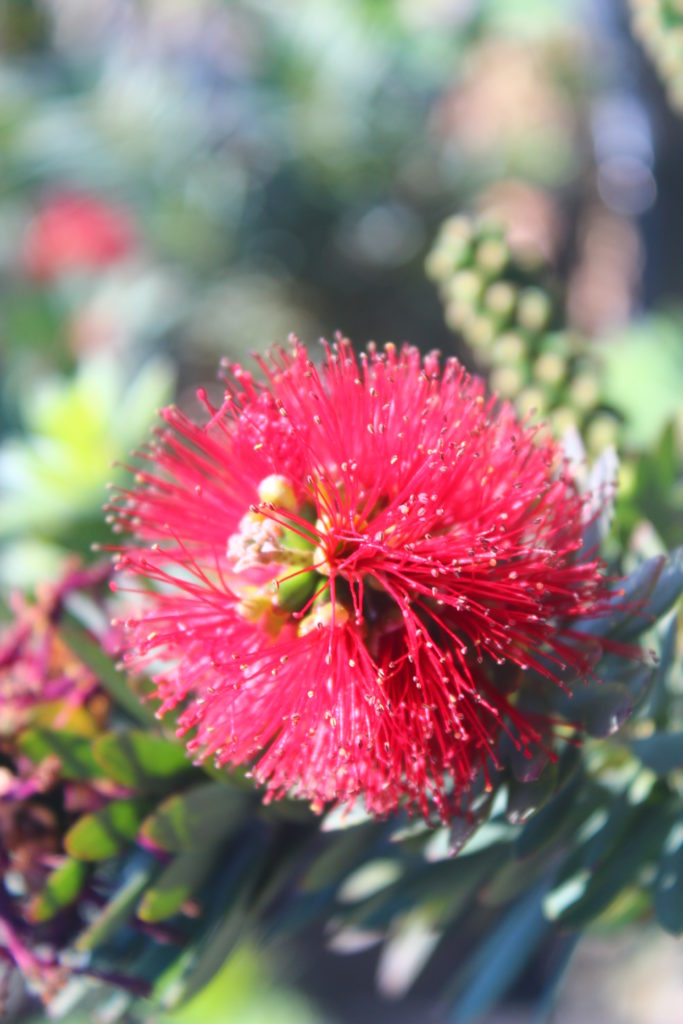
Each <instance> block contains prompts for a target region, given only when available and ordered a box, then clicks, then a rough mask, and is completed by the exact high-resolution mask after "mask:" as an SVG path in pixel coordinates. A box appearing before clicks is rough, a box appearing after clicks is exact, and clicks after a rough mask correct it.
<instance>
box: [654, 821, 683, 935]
mask: <svg viewBox="0 0 683 1024" xmlns="http://www.w3.org/2000/svg"><path fill="white" fill-rule="evenodd" d="M674 829H675V830H676V832H677V835H676V842H675V845H673V849H671V851H670V852H667V853H666V854H665V856H664V857H662V860H661V863H660V866H659V872H658V874H657V880H656V883H655V909H656V911H657V917H658V919H659V922H660V924H661V925H662V927H663V928H666V930H667V931H668V932H672V934H674V935H680V934H681V933H683V834H682V833H683V826H681V824H680V823H678V825H677V826H674ZM669 838H671V837H669Z"/></svg>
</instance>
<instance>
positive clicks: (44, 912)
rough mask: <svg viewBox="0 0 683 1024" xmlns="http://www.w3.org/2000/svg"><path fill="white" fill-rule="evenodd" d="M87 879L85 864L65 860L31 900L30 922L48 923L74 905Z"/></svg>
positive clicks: (69, 859)
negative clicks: (61, 911)
mask: <svg viewBox="0 0 683 1024" xmlns="http://www.w3.org/2000/svg"><path fill="white" fill-rule="evenodd" d="M87 877H88V866H87V864H85V863H84V862H83V861H80V860H72V859H71V858H68V859H66V860H65V861H64V862H63V863H62V864H60V865H59V867H58V868H55V870H54V871H52V872H51V874H50V875H48V878H47V881H46V883H45V886H44V888H43V890H42V892H40V893H38V894H37V895H36V896H35V897H34V898H33V899H32V900H31V904H30V911H29V914H30V917H31V920H32V921H36V922H42V921H49V920H50V919H51V918H53V917H55V915H56V914H58V913H59V912H60V910H64V908H65V907H68V906H70V905H71V904H72V903H74V902H75V900H76V899H77V898H78V894H79V893H80V891H81V889H82V888H83V884H84V882H85V880H86V878H87Z"/></svg>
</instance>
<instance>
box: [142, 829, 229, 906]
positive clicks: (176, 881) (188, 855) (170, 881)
mask: <svg viewBox="0 0 683 1024" xmlns="http://www.w3.org/2000/svg"><path fill="white" fill-rule="evenodd" d="M218 855H219V851H218V849H217V847H216V846H204V847H199V848H197V849H193V850H186V851H185V852H183V853H179V854H178V855H177V856H176V857H174V858H173V860H172V861H171V863H170V864H169V865H168V866H167V867H166V868H164V870H163V871H162V872H161V874H160V875H159V877H158V878H157V879H156V881H155V882H154V883H153V885H151V886H150V887H149V888H148V889H147V891H146V892H145V894H144V896H143V897H142V900H141V901H140V905H139V906H138V910H137V915H138V917H139V918H140V920H141V921H150V922H152V921H164V920H166V918H168V917H172V916H173V914H176V913H177V912H178V911H179V910H180V908H181V907H182V905H183V903H185V901H186V900H188V899H189V898H190V896H192V894H193V893H195V892H196V891H197V889H199V888H200V886H201V885H202V884H203V883H204V882H205V881H206V879H207V877H208V876H209V874H210V873H211V871H212V869H213V867H214V865H215V864H216V861H217V859H218Z"/></svg>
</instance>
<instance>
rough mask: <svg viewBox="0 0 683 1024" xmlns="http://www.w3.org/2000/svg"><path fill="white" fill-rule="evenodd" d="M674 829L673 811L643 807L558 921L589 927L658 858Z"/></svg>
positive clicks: (571, 925)
mask: <svg viewBox="0 0 683 1024" xmlns="http://www.w3.org/2000/svg"><path fill="white" fill-rule="evenodd" d="M670 827H671V812H670V809H669V807H667V806H666V805H662V804H660V803H655V804H653V805H646V806H644V807H642V808H641V812H640V814H638V816H637V818H636V819H635V820H634V822H633V825H632V827H631V828H629V830H628V833H627V834H626V835H625V836H623V837H622V839H621V841H620V842H619V843H618V844H617V845H616V846H615V847H613V850H612V854H611V855H610V856H609V857H607V858H606V859H604V860H603V861H602V862H601V863H600V865H599V867H597V868H596V869H595V871H594V872H593V873H592V874H591V875H590V877H589V878H588V880H587V882H586V885H585V887H583V889H582V890H577V899H576V900H575V901H573V902H572V903H570V904H569V905H568V906H567V908H566V909H565V910H562V911H561V912H560V913H559V914H558V915H557V920H558V921H559V922H560V923H561V924H563V925H565V926H567V927H570V928H582V927H585V926H586V925H587V924H589V923H590V922H591V921H592V920H593V919H594V918H596V917H597V916H598V915H599V914H601V913H602V911H603V910H605V908H606V907H608V906H609V904H610V903H611V902H612V901H613V900H614V899H615V898H616V897H617V896H618V894H619V893H620V891H621V890H622V889H623V888H624V887H625V886H627V885H630V883H631V882H632V881H633V879H634V878H635V876H636V874H637V872H638V871H639V870H640V868H641V867H643V866H644V865H645V864H647V863H648V862H649V861H650V860H652V858H653V857H656V856H657V855H658V853H659V851H660V849H661V845H662V843H663V842H664V838H665V837H666V834H667V832H668V831H669V829H670Z"/></svg>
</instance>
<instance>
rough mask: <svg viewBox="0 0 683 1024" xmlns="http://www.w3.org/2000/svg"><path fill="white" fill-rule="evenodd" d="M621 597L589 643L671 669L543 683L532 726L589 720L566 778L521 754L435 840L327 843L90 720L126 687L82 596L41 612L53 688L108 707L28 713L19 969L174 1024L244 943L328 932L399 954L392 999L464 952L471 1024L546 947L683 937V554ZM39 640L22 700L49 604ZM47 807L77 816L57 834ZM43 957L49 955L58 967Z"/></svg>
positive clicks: (345, 834)
mask: <svg viewBox="0 0 683 1024" xmlns="http://www.w3.org/2000/svg"><path fill="white" fill-rule="evenodd" d="M83 582H85V583H87V582H88V581H87V580H84V581H83ZM624 588H625V590H626V594H627V596H628V599H629V603H628V605H627V606H624V602H623V601H622V600H618V601H616V602H615V606H614V614H613V615H611V616H609V617H601V618H600V619H597V620H595V621H594V622H591V623H589V622H587V623H586V624H585V626H584V629H585V632H586V635H590V636H591V637H592V638H594V639H595V640H596V641H597V640H598V639H599V638H611V639H614V640H619V641H622V640H628V641H629V642H632V641H634V640H635V639H636V637H638V636H641V635H642V636H643V638H644V640H645V642H646V643H647V645H648V646H650V645H651V646H652V647H653V648H654V649H656V650H657V652H658V657H657V659H649V663H648V664H644V665H638V664H631V665H630V667H629V666H626V667H625V664H624V662H623V661H621V660H617V659H615V658H613V657H612V656H607V658H606V659H605V660H604V662H603V663H602V664H601V665H599V666H596V674H599V675H600V676H601V678H602V679H603V682H602V683H601V684H597V683H594V684H586V683H585V682H583V681H581V680H580V679H577V678H575V677H572V674H571V673H568V674H567V675H566V676H565V677H564V679H563V682H564V684H565V686H566V687H567V691H568V692H567V693H564V692H563V691H560V690H557V689H555V688H549V687H548V686H547V685H546V682H545V680H544V678H543V676H542V675H538V674H537V673H536V672H528V673H527V674H526V679H525V684H524V687H523V689H522V690H521V691H520V694H519V697H518V702H519V705H520V706H525V705H526V706H533V707H534V708H535V709H536V710H539V709H541V708H542V709H543V711H544V713H547V714H552V715H560V716H563V717H564V716H566V715H567V714H568V713H569V714H570V716H571V718H572V719H573V720H574V721H578V720H580V721H581V722H582V723H583V730H584V733H585V735H586V741H585V743H584V745H583V747H577V746H576V745H575V744H574V743H573V742H571V741H568V740H567V739H565V740H563V739H560V738H558V739H557V740H556V741H555V744H554V750H555V754H556V755H557V760H553V759H552V758H549V757H547V756H544V755H542V754H541V755H540V756H537V757H535V758H532V759H527V758H525V757H524V756H523V755H521V754H520V752H518V751H517V750H516V749H515V748H514V745H513V744H511V743H509V744H503V746H502V748H501V767H500V769H499V770H498V771H497V772H495V774H494V775H493V777H492V784H493V787H492V790H491V791H490V792H486V790H483V789H482V790H481V792H480V793H479V794H478V795H475V796H474V798H473V800H472V801H471V804H470V806H469V810H468V811H467V813H465V814H464V815H463V816H462V817H459V818H457V819H455V820H454V822H453V823H452V824H450V825H447V826H443V827H441V828H439V829H437V830H436V831H435V830H432V829H429V828H428V827H427V825H426V824H424V823H421V822H416V821H415V820H411V819H409V818H407V817H405V816H402V817H400V818H392V819H390V820H388V821H384V822H382V821H376V820H373V818H372V817H370V816H368V815H366V814H364V813H363V812H362V810H361V808H360V807H357V808H356V810H355V811H348V810H346V811H343V810H341V811H339V812H335V813H334V814H333V815H328V816H327V817H326V818H325V819H324V820H323V822H322V829H321V828H320V827H319V822H318V820H317V819H316V818H315V817H314V816H313V815H310V814H309V813H308V812H307V811H306V810H305V808H302V807H301V805H299V804H296V803H294V802H290V801H283V802H281V803H279V804H277V805H272V806H271V807H270V808H267V809H261V810H260V811H259V810H258V798H257V797H256V796H255V795H254V794H253V793H252V792H251V786H250V785H248V784H245V782H243V781H242V780H241V779H240V777H239V776H238V775H233V776H232V777H231V776H230V775H228V774H226V773H225V772H221V773H219V774H217V775H216V776H215V777H214V778H211V777H209V776H207V774H206V773H205V772H204V771H202V770H200V769H198V768H193V767H192V766H191V765H190V764H189V762H188V761H187V760H186V758H185V756H184V753H183V749H182V745H181V744H180V743H179V742H178V741H174V740H169V739H168V738H165V737H164V738H162V737H160V736H159V735H158V734H155V731H154V729H153V728H151V727H150V726H147V727H146V728H141V727H140V725H136V724H135V723H134V722H132V721H131V718H130V715H129V713H128V712H127V711H126V710H125V709H124V708H122V707H120V706H118V705H117V704H116V702H114V704H113V706H111V707H109V710H107V711H106V713H105V714H104V715H103V714H102V712H101V711H100V712H99V713H98V714H97V715H94V714H93V712H91V711H90V710H89V709H90V708H91V707H92V701H93V700H96V701H102V700H103V699H104V700H105V702H106V703H105V705H104V706H105V707H107V706H108V699H107V698H105V697H104V695H105V694H111V693H112V692H115V686H114V689H112V680H115V679H116V678H117V673H116V672H115V671H114V670H113V667H112V666H111V663H110V660H109V656H108V655H107V654H106V653H105V652H104V651H103V650H102V638H100V640H99V641H98V642H93V635H92V633H90V635H88V631H87V630H84V627H83V626H82V625H80V624H79V622H78V619H77V618H75V617H74V615H75V612H74V614H71V613H70V612H69V611H68V610H67V609H68V606H69V604H70V603H71V605H72V607H74V609H80V611H81V612H82V611H83V608H84V607H86V605H84V603H83V598H84V597H85V593H84V592H83V591H80V593H79V597H80V600H79V601H75V602H74V601H73V597H74V596H75V594H76V593H77V592H78V591H76V590H73V591H68V590H64V591H63V596H62V598H61V600H62V601H63V602H64V609H63V610H62V612H61V613H60V614H59V615H57V616H55V614H54V610H55V605H54V595H53V603H52V604H51V605H46V604H43V606H42V608H43V609H44V611H43V613H42V614H44V612H45V610H47V609H48V608H50V609H51V615H50V632H49V634H48V635H49V637H50V641H51V650H52V651H53V652H54V653H53V658H52V660H51V666H52V671H58V670H59V666H60V664H62V662H61V661H60V660H59V657H61V658H62V660H63V657H64V656H65V654H64V652H66V651H67V650H69V651H71V652H73V650H76V649H78V650H80V652H81V653H82V654H83V653H85V652H89V653H90V654H91V655H92V654H93V652H97V656H98V657H97V659H95V658H91V661H92V662H95V661H97V664H98V672H97V673H96V674H93V673H92V669H89V668H88V667H87V666H86V665H85V664H84V663H83V662H82V661H81V660H80V659H76V658H75V655H74V654H73V653H70V654H69V658H70V662H69V664H72V665H74V666H76V665H80V666H81V667H80V669H79V673H81V674H82V675H84V676H85V677H86V678H88V679H89V680H96V689H95V690H94V691H91V692H90V696H89V698H88V699H86V701H85V703H83V702H82V701H81V700H80V697H79V702H78V703H75V704H74V705H73V709H72V710H71V712H70V715H71V717H68V716H67V720H64V718H63V717H62V718H61V719H58V722H57V723H56V717H55V716H57V715H58V714H59V712H58V710H57V708H56V707H54V706H53V705H51V704H48V706H47V709H46V706H45V704H40V703H38V704H33V703H30V704H29V705H28V707H29V710H30V716H29V718H28V719H25V721H24V724H23V726H22V728H21V729H20V730H19V732H18V734H17V737H16V739H14V738H11V739H8V738H5V739H4V740H3V759H4V763H5V764H6V765H7V768H5V776H4V778H5V783H4V787H3V794H2V796H1V797H0V820H2V822H3V823H7V822H11V821H12V820H14V821H17V820H21V822H22V828H23V829H24V830H25V829H26V828H27V827H29V829H30V830H32V831H31V834H30V835H29V836H26V835H25V836H24V838H23V839H22V838H21V836H22V833H15V838H14V839H13V840H12V842H11V843H10V845H9V847H8V850H9V852H10V856H11V857H12V871H11V872H9V873H8V872H7V871H5V872H4V874H3V887H2V890H1V891H2V911H1V913H0V932H1V933H2V943H3V945H4V946H5V949H6V950H7V951H8V952H9V953H10V956H12V957H13V958H14V961H15V962H16V963H17V965H18V966H19V967H20V969H21V970H22V972H23V974H24V976H25V978H26V980H27V981H28V983H29V984H32V985H35V986H36V987H38V988H40V990H41V991H42V993H43V996H44V997H45V998H46V999H54V1000H56V1001H55V1002H54V1007H55V1009H56V1008H57V1007H58V1006H62V1007H64V1006H66V1005H68V1007H69V1010H68V1012H69V1013H71V1014H72V1015H75V1014H76V1013H77V1009H78V1007H79V1006H82V1007H86V1008H87V1007H88V1006H89V1005H91V1002H90V1001H91V1000H92V997H93V990H92V986H91V981H90V980H89V979H92V978H99V979H100V989H99V991H100V995H99V996H98V999H101V993H102V992H103V991H104V990H105V989H106V988H107V986H109V985H111V983H112V982H114V983H115V984H116V985H117V986H123V989H122V991H123V992H124V993H126V992H127V993H128V995H127V996H126V997H125V998H124V999H123V1001H121V1002H120V1011H121V1012H124V1009H125V1007H126V1006H128V1007H129V1008H132V1009H134V1008H135V1005H136V1004H135V995H136V993H138V992H143V991H149V990H151V989H154V991H155V993H156V997H157V998H158V999H160V1000H161V1001H162V1002H163V1003H164V1004H165V1005H167V1006H170V1005H181V1004H183V1002H184V1001H186V1000H189V999H191V998H192V996H193V994H194V993H197V992H199V991H201V990H202V989H203V988H204V986H205V985H206V984H207V983H208V982H209V980H210V979H211V977H212V976H213V975H214V973H215V972H216V971H217V970H218V969H219V968H220V966H221V964H222V963H223V962H224V960H225V959H226V957H228V956H229V955H230V953H231V951H232V950H234V949H235V948H236V946H237V945H238V944H240V943H241V942H242V940H243V938H244V937H245V936H246V935H249V934H259V935H260V936H261V940H260V941H261V943H263V942H264V941H266V940H267V942H268V943H272V942H278V941H279V940H280V939H282V938H283V937H285V936H287V937H288V938H289V940H290V941H291V940H292V938H293V937H294V936H295V935H296V934H297V933H298V932H300V931H301V930H302V929H304V928H306V927H310V926H311V925H315V924H317V923H318V922H321V921H325V920H327V921H328V922H329V924H328V933H327V935H328V943H329V945H330V947H331V948H332V949H338V950H340V951H341V950H345V951H347V952H350V951H352V950H353V949H356V948H357V949H362V948H367V945H368V944H372V943H374V944H378V943H381V947H382V948H381V952H380V956H379V960H378V968H377V970H378V982H379V984H380V988H382V989H383V990H384V991H386V992H387V993H391V994H393V995H397V994H400V992H402V991H404V990H405V989H406V988H407V987H408V986H409V985H410V984H411V983H412V981H413V980H414V979H415V977H416V976H417V975H418V974H419V973H420V971H421V970H422V968H423V967H424V964H425V962H426V960H427V959H428V958H429V956H430V955H431V952H432V951H433V950H434V949H435V948H436V947H437V946H438V945H439V944H441V943H449V944H450V946H451V947H452V949H453V954H454V956H455V958H456V959H461V960H462V967H461V968H460V969H459V970H458V971H457V972H456V974H455V975H454V976H453V977H452V978H451V979H450V981H449V983H448V986H447V988H446V990H445V992H444V996H445V998H446V999H447V1000H449V1001H451V1002H452V1003H453V1005H454V1006H456V1007H457V1010H456V1015H457V1019H458V1020H461V1019H462V1020H467V1019H469V1018H470V1016H472V1017H474V1016H476V1015H479V1014H480V1013H481V1012H483V1010H484V1009H485V1008H486V1007H487V1006H490V1005H492V1004H493V1003H494V1002H495V1001H496V1000H497V999H498V998H499V997H501V996H502V994H503V993H504V991H505V990H506V989H507V987H509V985H510V984H512V983H513V981H514V980H515V978H516V977H517V976H518V975H519V974H520V972H522V971H523V970H524V968H525V966H526V965H527V964H528V963H529V961H530V959H531V958H532V957H533V955H534V953H535V952H537V951H538V950H539V949H540V947H541V946H542V945H543V946H544V947H546V948H552V949H554V950H556V953H557V956H558V957H560V958H561V957H562V956H563V955H564V953H566V952H568V951H569V948H570V947H571V946H572V944H573V942H574V939H575V937H576V936H578V935H579V934H580V933H581V931H582V930H583V929H584V928H586V927H587V926H588V925H589V924H590V925H591V926H592V927H600V928H611V927H616V926H617V925H618V924H619V923H622V922H624V921H626V920H641V919H642V918H643V917H648V916H650V915H652V914H656V915H657V917H658V918H659V920H660V922H661V924H662V926H663V927H665V928H666V929H668V930H670V931H672V932H674V933H677V934H678V933H680V932H681V931H682V930H683V900H682V899H681V892H682V891H683V862H682V860H681V856H680V850H681V835H680V820H681V816H682V815H683V791H682V789H681V777H680V776H681V771H682V770H683V755H682V753H681V751H682V750H683V747H682V746H681V742H680V736H681V735H683V705H682V704H681V699H680V678H681V676H680V672H681V657H680V647H679V646H678V644H679V640H678V632H677V626H678V621H677V617H676V614H675V611H671V610H670V609H672V607H673V606H674V605H675V604H676V602H677V601H678V600H679V597H680V594H681V592H682V591H683V552H681V551H680V550H679V551H677V552H675V553H674V554H673V555H672V556H670V557H668V558H667V557H662V558H656V559H653V560H651V561H649V562H646V563H641V564H640V565H639V566H638V567H637V568H636V569H635V570H634V572H633V573H632V574H631V575H630V576H629V577H628V579H627V580H626V581H625V584H624ZM89 593H90V595H91V599H93V598H95V594H94V592H93V591H92V590H90V591H89ZM39 607H40V606H39ZM91 612H92V610H91ZM25 614H26V613H24V615H25ZM90 619H92V613H91V615H90ZM20 621H21V616H20ZM29 621H30V624H31V627H32V629H33V632H32V633H31V634H30V635H31V640H30V641H29V640H28V636H29V634H26V636H25V638H24V640H23V642H22V645H21V646H20V647H18V646H17V645H16V642H14V643H11V642H10V644H9V645H8V647H7V648H6V650H7V651H10V652H12V651H13V652H14V653H13V655H12V656H11V660H10V661H9V662H8V663H9V664H11V665H12V666H13V670H14V676H13V678H15V679H16V678H19V677H20V673H19V674H18V670H21V671H23V670H24V668H25V667H26V666H27V665H35V658H36V653H37V648H36V647H35V646H34V645H35V643H36V639H37V637H41V636H42V637H44V636H45V632H44V629H45V626H44V623H45V619H44V618H43V619H40V616H39V615H38V612H37V611H36V610H35V606H34V608H33V610H32V613H31V616H30V618H29ZM40 621H42V622H43V631H42V632H41V631H40V630H38V632H37V633H36V629H37V623H39V622H40ZM90 628H92V627H90ZM11 636H16V634H11ZM67 643H68V645H70V646H69V647H67ZM27 645H28V646H27ZM55 645H56V646H55ZM56 655H59V657H57V656H56ZM6 657H7V655H6ZM72 676H73V678H74V679H78V678H80V675H79V674H78V673H76V674H74V673H73V672H72ZM48 678H51V677H48ZM121 678H123V677H121ZM76 692H77V693H80V691H78V690H76ZM570 694H571V695H572V696H570ZM68 706H69V704H68V701H67V708H68ZM61 707H62V708H63V707H64V705H63V704H62V705H61ZM568 709H569V710H568ZM61 713H62V716H64V714H65V712H64V711H63V710H62V712H61ZM140 715H141V716H142V717H145V715H146V709H144V708H141V709H140ZM55 724H59V729H58V730H57V729H55V728H54V725H55ZM84 738H87V744H84V743H83V740H84ZM212 774H213V773H212V772H210V773H209V775H212ZM52 808H61V809H62V810H61V811H60V813H59V815H58V816H57V818H54V817H52V818H50V814H53V813H54V812H53V811H52V810H51V809H52ZM36 814H38V818H37V819H36V817H35V815H36ZM48 819H49V820H48ZM50 822H52V824H50ZM55 823H58V825H57V827H56V828H55ZM36 827H39V829H40V831H39V832H38V834H37V835H38V836H39V837H40V839H39V841H37V837H36V832H35V829H36ZM27 844H28V845H27ZM456 852H457V856H454V854H455V853H456ZM20 877H21V878H22V879H23V882H22V884H21V885H19V884H18V879H19V878H20ZM10 880H13V881H10ZM10 908H11V909H10ZM38 944H40V948H41V949H42V950H45V949H46V948H48V947H51V948H52V949H53V951H54V952H53V953H52V954H51V956H50V957H48V959H47V960H46V959H45V955H44V953H41V954H40V955H39V954H38V953H37V951H36V950H37V946H38ZM401 949H403V953H401ZM69 950H71V951H72V952H71V953H70V952H69ZM74 950H77V951H78V957H77V958H76V959H74V954H73V951H74ZM411 951H412V953H411ZM399 956H400V957H401V959H400V963H401V970H400V974H399V975H397V974H396V969H395V968H394V967H393V966H392V964H393V963H394V962H395V961H396V958H397V957H399ZM406 956H407V957H408V959H407V960H406ZM396 962H398V961H396ZM69 978H71V981H70V984H69V988H68V990H65V992H64V995H62V996H59V997H58V996H57V993H58V991H59V990H60V989H61V986H62V985H64V984H65V982H66V981H67V980H68V979H69ZM102 986H104V988H103V987H102ZM67 991H68V993H69V1002H68V1004H65V1003H64V1002H63V1000H64V999H65V998H66V993H67Z"/></svg>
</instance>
